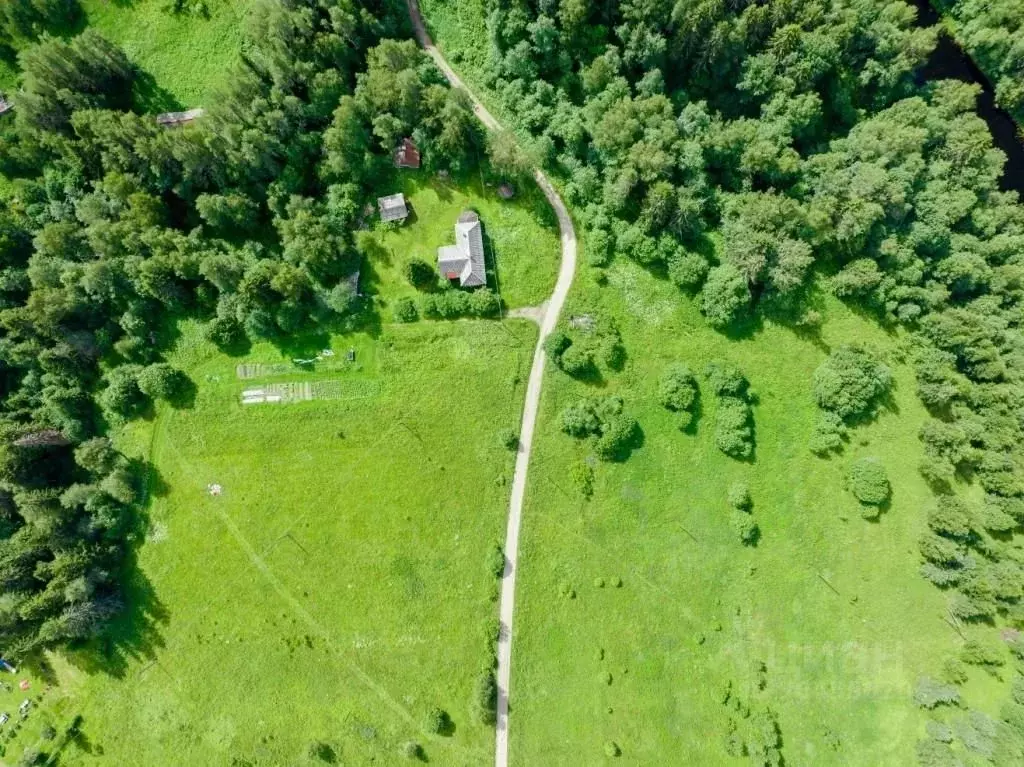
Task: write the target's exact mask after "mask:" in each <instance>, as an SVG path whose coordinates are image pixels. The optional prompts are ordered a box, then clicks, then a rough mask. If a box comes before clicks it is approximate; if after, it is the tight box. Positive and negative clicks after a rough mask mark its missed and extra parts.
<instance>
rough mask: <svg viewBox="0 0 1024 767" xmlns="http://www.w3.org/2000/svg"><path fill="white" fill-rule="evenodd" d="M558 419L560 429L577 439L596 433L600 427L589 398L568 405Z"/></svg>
mask: <svg viewBox="0 0 1024 767" xmlns="http://www.w3.org/2000/svg"><path fill="white" fill-rule="evenodd" d="M559 420H560V423H561V429H562V431H564V432H565V433H566V434H568V435H569V436H571V437H576V438H577V439H581V438H583V437H588V436H590V435H591V434H596V433H598V431H599V430H600V428H601V422H600V421H599V420H598V417H597V413H596V412H594V406H593V403H592V402H591V401H589V400H581V401H580V402H577V403H575V404H572V405H569V407H567V408H566V409H565V410H563V411H562V415H561V416H560V418H559Z"/></svg>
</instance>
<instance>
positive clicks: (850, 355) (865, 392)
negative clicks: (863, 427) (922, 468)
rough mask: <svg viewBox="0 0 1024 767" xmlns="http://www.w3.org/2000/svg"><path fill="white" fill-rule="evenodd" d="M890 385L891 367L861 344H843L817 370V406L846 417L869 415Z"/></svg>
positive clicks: (815, 392)
mask: <svg viewBox="0 0 1024 767" xmlns="http://www.w3.org/2000/svg"><path fill="white" fill-rule="evenodd" d="M891 385H892V371H891V370H889V368H888V367H887V366H886V365H884V364H883V363H882V362H881V361H879V360H878V359H877V357H876V356H875V355H874V354H872V353H871V352H869V351H868V350H867V349H864V348H863V347H860V346H854V345H847V346H840V347H839V348H838V349H835V350H834V351H833V352H832V353H831V354H830V355H829V356H828V357H827V358H826V360H825V361H824V362H822V363H821V365H819V366H818V369H817V370H815V371H814V398H815V400H816V401H817V403H818V407H820V408H821V409H822V410H828V411H830V412H832V413H835V414H836V415H837V416H839V417H840V418H841V419H843V420H844V421H849V420H851V419H856V418H862V417H865V416H869V415H870V414H871V413H872V412H873V411H874V408H875V406H876V404H877V403H878V401H879V399H881V398H882V396H884V395H885V393H886V392H888V391H889V387H890V386H891Z"/></svg>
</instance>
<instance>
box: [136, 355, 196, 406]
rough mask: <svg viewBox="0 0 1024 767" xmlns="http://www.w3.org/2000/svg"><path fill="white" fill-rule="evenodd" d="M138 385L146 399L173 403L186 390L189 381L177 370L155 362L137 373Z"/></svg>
mask: <svg viewBox="0 0 1024 767" xmlns="http://www.w3.org/2000/svg"><path fill="white" fill-rule="evenodd" d="M138 385H139V389H140V390H141V391H142V393H143V394H145V395H146V396H147V397H151V398H153V399H162V400H165V401H168V402H175V401H177V400H179V399H180V398H181V397H182V395H183V394H184V393H185V391H186V390H187V389H188V386H189V380H188V376H186V375H185V374H184V373H183V372H181V371H180V370H178V369H177V368H174V367H171V366H170V365H168V364H167V363H166V362H157V363H155V364H153V365H149V366H147V367H145V368H143V369H142V370H140V371H139V375H138Z"/></svg>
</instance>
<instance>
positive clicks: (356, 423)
mask: <svg viewBox="0 0 1024 767" xmlns="http://www.w3.org/2000/svg"><path fill="white" fill-rule="evenodd" d="M197 329H198V328H197V326H195V325H193V324H191V323H186V324H185V325H184V326H183V328H182V337H181V339H180V340H179V341H178V343H177V345H176V348H175V351H174V353H173V355H172V361H173V362H174V363H175V364H177V365H179V366H181V367H182V368H183V369H185V370H187V371H188V373H189V375H190V377H191V378H192V380H193V381H194V382H195V384H196V392H195V399H194V403H193V404H192V406H191V407H188V408H185V409H180V410H171V409H164V408H161V409H159V410H158V411H157V412H156V414H155V417H154V418H153V419H151V420H149V421H142V422H137V423H135V424H133V425H131V427H130V428H128V429H127V430H126V431H125V432H124V433H123V434H122V435H121V446H122V448H123V449H124V450H125V452H126V453H128V454H129V455H135V456H138V457H140V458H144V457H147V456H148V457H149V459H150V460H151V461H152V464H153V467H154V473H153V476H152V477H151V481H150V483H149V492H150V493H151V501H150V504H149V506H148V511H147V517H148V519H147V521H146V525H145V529H144V531H143V532H141V533H140V535H141V536H144V542H142V545H141V546H140V547H139V549H138V552H139V553H138V563H137V575H136V577H135V579H134V583H133V589H132V595H133V604H132V613H133V614H132V615H131V616H130V618H129V619H128V620H126V621H125V623H124V624H123V625H122V626H121V627H120V629H119V633H118V634H117V636H116V638H115V640H114V641H113V642H112V643H110V645H108V646H107V647H106V648H98V649H99V650H100V652H99V654H98V655H96V654H95V653H82V654H80V655H78V656H76V655H74V654H72V655H70V656H69V657H68V658H66V659H65V658H60V657H55V658H54V660H53V665H54V666H55V668H56V678H57V681H58V682H59V685H60V688H61V690H62V693H63V694H64V695H66V696H67V697H68V698H69V699H70V701H71V703H70V706H69V708H68V710H69V711H73V712H74V713H77V714H78V715H79V716H81V730H82V733H83V734H82V736H81V737H80V738H78V739H76V740H73V741H71V742H70V743H69V744H68V745H67V746H66V747H65V748H64V749H63V752H62V753H61V756H60V759H61V761H60V763H61V764H62V765H63V764H69V765H88V764H97V765H99V764H125V765H128V764H153V765H155V764H161V765H164V764H166V765H170V764H197V765H198V764H210V765H213V764H301V763H304V760H305V759H306V757H307V752H308V749H309V746H310V744H311V743H314V742H318V743H323V744H326V745H327V746H328V747H329V748H330V749H331V751H332V752H333V753H334V754H335V757H336V759H337V760H338V762H339V763H345V764H366V763H369V762H371V761H376V762H378V763H391V762H392V761H394V760H396V759H397V758H398V757H399V755H400V748H401V746H402V745H403V744H404V743H406V742H408V741H416V742H419V743H420V744H422V746H423V748H424V750H425V751H426V753H427V755H428V757H429V758H430V759H431V760H432V761H435V762H437V763H442V764H480V763H482V762H483V761H486V759H487V757H488V755H489V753H490V749H491V740H492V732H491V730H490V729H489V728H488V727H485V726H483V725H480V724H477V723H475V721H474V720H473V718H472V717H471V716H470V700H471V697H472V688H473V683H474V681H475V677H476V674H477V672H478V671H479V668H480V667H481V666H482V665H483V664H484V663H486V661H487V658H488V657H489V652H490V651H489V647H488V643H489V641H490V640H491V639H492V632H493V630H494V614H495V611H496V604H495V602H494V599H495V595H496V593H497V592H496V586H497V581H496V579H495V578H494V576H493V574H492V573H491V572H488V569H487V563H486V560H487V556H486V555H487V553H488V550H489V548H490V547H491V545H492V544H493V543H494V542H495V541H498V540H500V538H501V535H502V531H503V530H504V521H505V511H506V506H507V502H508V501H507V494H508V490H507V482H508V481H509V480H510V478H511V471H512V462H513V458H514V454H513V453H511V452H510V451H508V450H507V449H506V448H504V447H503V446H502V445H501V444H500V440H499V439H498V432H499V430H500V429H501V428H506V427H507V428H514V427H515V426H516V424H517V422H518V419H519V411H520V408H521V405H522V396H523V393H524V389H525V378H526V373H527V370H528V366H529V362H530V359H531V353H532V348H533V344H534V341H535V336H536V330H535V328H534V327H533V326H532V325H530V324H528V323H525V322H516V321H511V322H506V323H501V324H499V323H497V322H455V323H429V324H428V323H421V324H417V325H410V326H401V325H399V326H387V327H386V328H385V329H383V330H382V331H380V332H379V334H378V335H376V336H375V337H374V336H371V335H367V334H361V333H356V334H348V335H345V336H333V337H331V338H329V339H328V338H324V339H317V340H316V342H315V343H313V344H310V345H308V348H304V349H302V350H301V352H302V353H303V354H308V353H309V352H310V351H312V350H315V349H319V348H320V347H323V348H326V349H330V350H332V351H334V352H335V355H334V356H332V357H324V358H322V359H321V361H320V362H317V363H314V365H312V366H310V368H311V369H302V370H297V369H296V367H295V366H294V365H293V364H292V363H291V362H290V360H291V359H293V358H294V357H293V355H294V354H295V353H298V352H297V351H296V350H294V349H292V350H289V353H284V352H282V351H280V350H278V349H276V348H274V347H272V346H269V345H258V346H255V347H253V349H252V350H251V352H250V353H249V354H248V355H246V356H244V357H237V358H231V357H227V356H225V355H223V354H221V353H219V352H217V351H216V350H215V349H213V348H212V347H210V346H208V345H207V344H206V343H205V342H203V341H201V340H200V339H199V334H198V332H197ZM350 350H352V351H354V356H355V360H354V361H353V362H349V361H348V355H349V351H350ZM239 365H262V366H263V367H256V368H246V369H244V370H246V371H247V372H246V374H247V375H248V374H251V373H253V372H254V371H255V376H254V377H251V378H245V379H240V378H239V377H238V366H239ZM283 383H297V384H303V383H310V384H312V390H313V391H314V392H319V391H322V390H323V389H324V388H326V389H327V391H328V392H329V393H328V395H327V396H330V397H331V399H315V398H314V399H312V400H309V401H302V402H290V403H262V404H248V405H243V404H242V403H241V400H240V397H241V393H242V392H243V391H245V390H252V389H260V388H264V387H267V386H270V385H272V384H283ZM325 383H329V384H330V386H329V387H324V386H323V384H325ZM211 484H217V485H220V486H221V488H222V492H221V494H220V495H216V496H215V495H211V494H210V492H209V491H208V487H209V486H210V485H211ZM93 649H94V650H95V649H97V648H93ZM434 707H440V708H442V709H443V710H445V711H446V712H448V714H449V715H450V717H451V720H452V728H451V731H450V732H447V733H445V734H442V735H437V734H432V733H429V732H427V731H426V729H425V728H426V718H427V714H428V712H429V711H430V710H431V709H432V708H434ZM232 760H234V761H232Z"/></svg>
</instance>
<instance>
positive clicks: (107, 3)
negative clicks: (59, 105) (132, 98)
mask: <svg viewBox="0 0 1024 767" xmlns="http://www.w3.org/2000/svg"><path fill="white" fill-rule="evenodd" d="M79 3H80V5H81V7H82V9H83V11H84V18H83V20H82V22H81V23H80V25H79V27H78V28H77V29H69V30H56V32H60V33H62V34H73V33H75V32H77V31H80V29H81V28H84V27H85V26H89V27H92V28H93V29H95V30H97V31H98V32H100V33H102V34H103V35H105V36H106V37H107V38H109V39H110V40H112V41H114V42H116V43H118V44H120V45H121V47H123V48H124V50H125V52H126V53H127V54H128V57H129V58H130V59H131V60H132V61H133V62H135V63H136V64H137V65H138V67H139V70H140V73H141V76H140V78H139V81H138V83H137V85H136V102H137V105H138V106H139V107H140V108H141V109H143V110H147V111H165V110H170V109H179V108H191V107H196V106H202V105H203V104H204V103H206V102H207V101H208V100H209V98H210V97H211V95H212V94H213V92H214V90H215V89H216V87H217V86H218V85H219V84H220V83H222V82H224V80H225V78H226V76H227V74H228V71H229V70H230V68H231V66H232V65H233V64H234V62H235V61H236V60H237V58H238V54H239V51H240V50H241V44H242V31H243V25H244V21H245V16H246V14H247V12H248V9H249V8H251V7H252V4H253V0H207V2H206V5H207V7H208V9H209V13H208V14H206V15H205V16H204V15H199V14H194V13H180V14H173V13H170V12H169V11H168V10H167V6H168V3H167V0H128V1H127V2H126V1H125V0H79ZM16 80H17V72H16V70H15V69H14V68H12V67H11V66H9V65H7V64H5V63H0V89H7V90H10V89H12V88H13V87H14V85H15V82H16Z"/></svg>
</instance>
